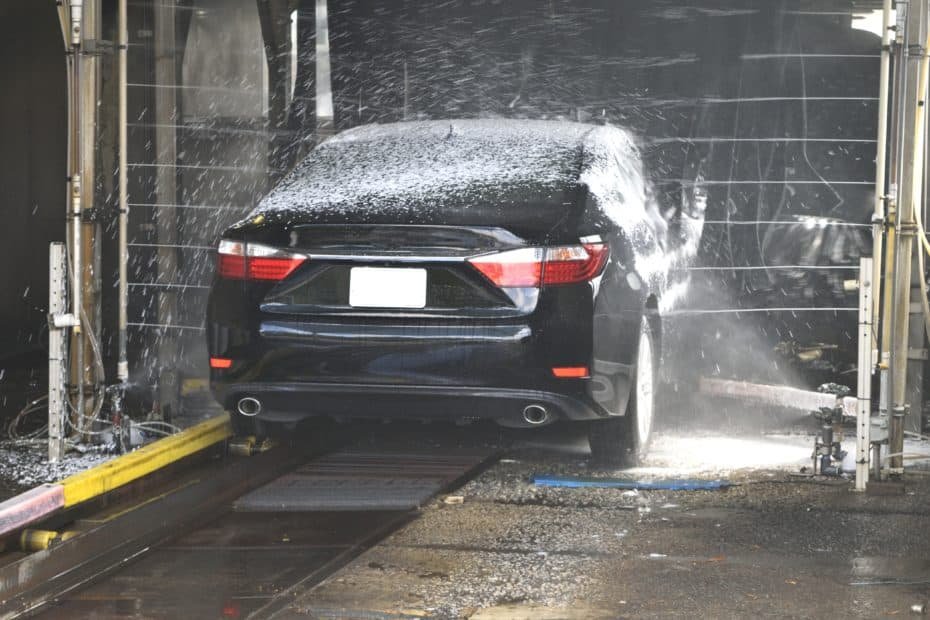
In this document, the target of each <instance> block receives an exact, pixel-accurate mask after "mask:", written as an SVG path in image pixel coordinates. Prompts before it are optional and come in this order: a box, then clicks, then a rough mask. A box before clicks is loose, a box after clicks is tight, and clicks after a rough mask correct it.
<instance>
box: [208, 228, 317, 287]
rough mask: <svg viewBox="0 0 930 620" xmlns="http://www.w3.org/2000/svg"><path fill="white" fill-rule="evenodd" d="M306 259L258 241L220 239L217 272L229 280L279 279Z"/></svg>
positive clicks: (266, 280)
mask: <svg viewBox="0 0 930 620" xmlns="http://www.w3.org/2000/svg"><path fill="white" fill-rule="evenodd" d="M306 260H307V257H306V256H305V255H303V254H294V253H293V252H288V251H286V250H280V249H278V248H273V247H271V246H267V245H262V244H260V243H246V242H244V241H232V240H229V239H223V240H221V241H220V244H219V247H218V248H217V267H216V270H217V273H218V274H219V276H220V277H221V278H228V279H231V280H259V281H264V282H279V281H281V280H283V279H284V278H286V277H287V276H289V275H290V274H291V273H293V271H294V270H295V269H297V268H298V267H300V265H302V264H303V263H304V261H306Z"/></svg>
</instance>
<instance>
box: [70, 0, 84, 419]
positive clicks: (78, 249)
mask: <svg viewBox="0 0 930 620" xmlns="http://www.w3.org/2000/svg"><path fill="white" fill-rule="evenodd" d="M68 6H69V15H70V18H71V20H70V21H71V41H70V43H71V63H72V78H71V136H70V138H71V152H72V155H71V170H70V171H69V172H70V174H71V213H70V217H71V314H72V315H73V316H74V324H73V326H72V328H71V334H72V343H71V351H72V353H74V354H75V357H76V363H74V364H73V366H72V372H73V377H74V384H75V385H76V386H77V389H78V393H77V419H76V420H75V425H76V426H78V427H79V428H80V427H81V426H82V425H83V422H84V332H83V329H82V321H81V314H82V313H81V310H82V308H83V293H84V261H83V252H82V249H83V244H82V242H81V214H82V212H83V207H82V197H83V194H84V190H83V188H82V175H83V173H84V143H83V139H82V136H83V109H82V108H83V103H82V101H83V97H84V92H83V81H82V76H83V71H82V70H81V69H82V67H83V64H84V62H83V53H82V52H83V50H82V49H81V42H82V39H83V36H84V32H83V23H84V3H83V1H82V0H70V2H69V3H68Z"/></svg>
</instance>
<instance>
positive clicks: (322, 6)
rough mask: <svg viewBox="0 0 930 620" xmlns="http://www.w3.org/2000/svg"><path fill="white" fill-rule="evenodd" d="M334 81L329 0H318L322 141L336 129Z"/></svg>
mask: <svg viewBox="0 0 930 620" xmlns="http://www.w3.org/2000/svg"><path fill="white" fill-rule="evenodd" d="M333 123H334V112H333V83H332V73H331V67H330V60H329V11H328V9H327V0H316V131H317V141H318V142H322V141H323V140H325V139H326V138H328V137H329V136H330V135H332V133H333V131H334V127H333Z"/></svg>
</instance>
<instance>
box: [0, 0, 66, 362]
mask: <svg viewBox="0 0 930 620" xmlns="http://www.w3.org/2000/svg"><path fill="white" fill-rule="evenodd" d="M0 58H3V59H4V62H3V68H2V69H0V119H2V125H0V126H2V128H3V129H2V139H0V201H2V206H0V208H2V213H3V219H2V226H0V248H2V256H3V264H4V267H3V268H2V269H0V291H2V293H3V294H2V296H0V356H5V355H8V354H11V353H14V352H16V351H21V350H23V349H29V348H33V347H36V346H39V345H44V339H45V335H44V334H45V331H46V330H45V308H46V307H47V305H48V244H49V242H51V241H55V240H57V241H62V240H64V233H65V217H64V216H65V196H66V185H65V175H66V170H65V166H66V163H65V140H66V122H67V121H66V114H67V112H66V107H67V103H66V85H65V61H64V51H63V43H62V39H61V29H60V27H59V25H58V15H57V12H56V9H55V3H54V2H52V1H51V0H43V1H36V0H4V2H3V3H2V4H0Z"/></svg>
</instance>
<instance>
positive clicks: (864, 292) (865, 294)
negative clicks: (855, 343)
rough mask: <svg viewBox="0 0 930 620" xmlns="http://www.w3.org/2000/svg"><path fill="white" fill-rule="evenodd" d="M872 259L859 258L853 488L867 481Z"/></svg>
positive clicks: (862, 485) (870, 372) (870, 392)
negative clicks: (857, 374) (854, 484)
mask: <svg viewBox="0 0 930 620" xmlns="http://www.w3.org/2000/svg"><path fill="white" fill-rule="evenodd" d="M873 264H874V260H873V259H872V258H860V259H859V364H858V369H859V378H858V383H857V386H856V397H857V402H856V490H857V491H865V487H866V485H867V484H868V481H869V447H870V443H871V441H870V434H869V433H870V430H871V425H872V351H873V348H872V311H873V309H874V306H873V305H872V299H873V281H872V274H873V273H874V272H873V271H872V267H873Z"/></svg>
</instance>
